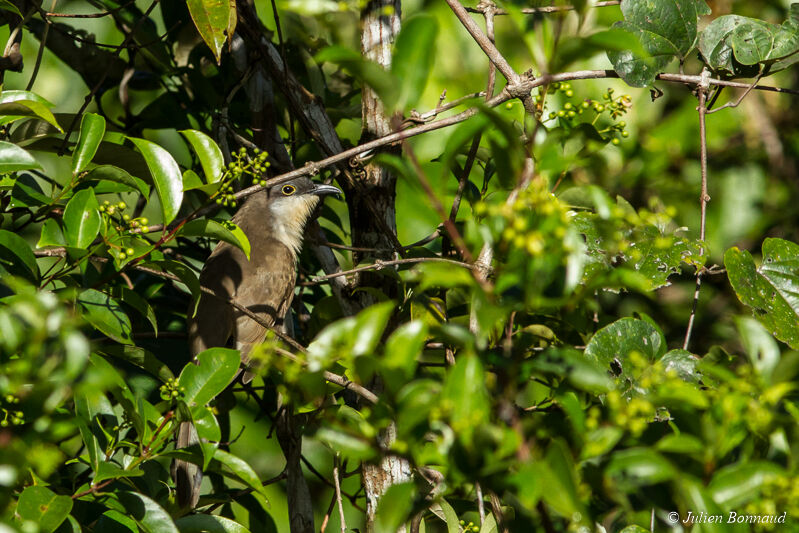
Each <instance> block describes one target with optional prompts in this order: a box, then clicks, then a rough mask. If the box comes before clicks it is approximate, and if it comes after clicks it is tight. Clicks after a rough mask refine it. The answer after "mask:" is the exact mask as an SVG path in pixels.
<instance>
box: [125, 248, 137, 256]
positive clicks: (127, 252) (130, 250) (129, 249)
mask: <svg viewBox="0 0 799 533" xmlns="http://www.w3.org/2000/svg"><path fill="white" fill-rule="evenodd" d="M125 253H126V254H128V255H133V254H134V253H136V251H135V250H134V249H133V248H128V249H127V250H125Z"/></svg>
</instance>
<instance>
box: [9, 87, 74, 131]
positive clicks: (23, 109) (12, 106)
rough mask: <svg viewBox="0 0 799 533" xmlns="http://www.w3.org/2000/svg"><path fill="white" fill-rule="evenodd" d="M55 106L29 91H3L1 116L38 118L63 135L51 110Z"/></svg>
mask: <svg viewBox="0 0 799 533" xmlns="http://www.w3.org/2000/svg"><path fill="white" fill-rule="evenodd" d="M51 107H53V104H51V103H50V102H48V101H47V100H45V99H44V98H42V97H41V96H39V95H38V94H35V93H31V92H28V91H16V90H11V91H3V92H2V93H0V116H2V115H12V116H21V117H37V118H40V119H42V120H44V121H45V122H47V123H48V124H50V125H52V126H53V127H54V128H55V129H57V130H58V131H60V132H62V133H63V131H64V130H63V129H62V128H61V126H59V124H58V121H57V120H56V119H55V117H54V116H53V113H52V112H51V111H50V108H51Z"/></svg>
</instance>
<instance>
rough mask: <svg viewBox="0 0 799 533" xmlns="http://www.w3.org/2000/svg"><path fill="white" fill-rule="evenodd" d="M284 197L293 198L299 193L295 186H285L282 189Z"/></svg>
mask: <svg viewBox="0 0 799 533" xmlns="http://www.w3.org/2000/svg"><path fill="white" fill-rule="evenodd" d="M280 191H281V192H282V193H283V195H284V196H291V195H292V194H294V193H295V192H296V191H297V188H296V187H295V186H294V185H283V188H282V189H280Z"/></svg>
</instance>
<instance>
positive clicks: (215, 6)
mask: <svg viewBox="0 0 799 533" xmlns="http://www.w3.org/2000/svg"><path fill="white" fill-rule="evenodd" d="M186 5H187V6H188V7H189V13H191V18H192V20H193V21H194V25H195V26H196V27H197V31H199V32H200V36H202V38H203V41H205V44H207V45H208V48H210V49H211V52H213V54H214V57H215V58H216V61H217V63H219V62H220V61H221V59H222V46H223V45H224V44H225V31H226V30H227V28H228V23H229V21H230V16H231V11H230V3H229V2H228V0H187V2H186Z"/></svg>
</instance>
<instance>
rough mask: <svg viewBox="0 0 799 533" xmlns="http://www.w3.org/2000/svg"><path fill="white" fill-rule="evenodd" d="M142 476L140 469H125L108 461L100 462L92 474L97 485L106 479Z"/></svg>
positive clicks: (142, 472)
mask: <svg viewBox="0 0 799 533" xmlns="http://www.w3.org/2000/svg"><path fill="white" fill-rule="evenodd" d="M143 475H144V471H143V470H142V469H140V468H131V469H125V468H122V467H120V466H119V465H117V464H114V463H112V462H110V461H101V462H100V464H99V465H98V466H97V471H96V472H95V474H94V483H99V482H101V481H105V480H106V479H117V478H127V477H140V476H143Z"/></svg>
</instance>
